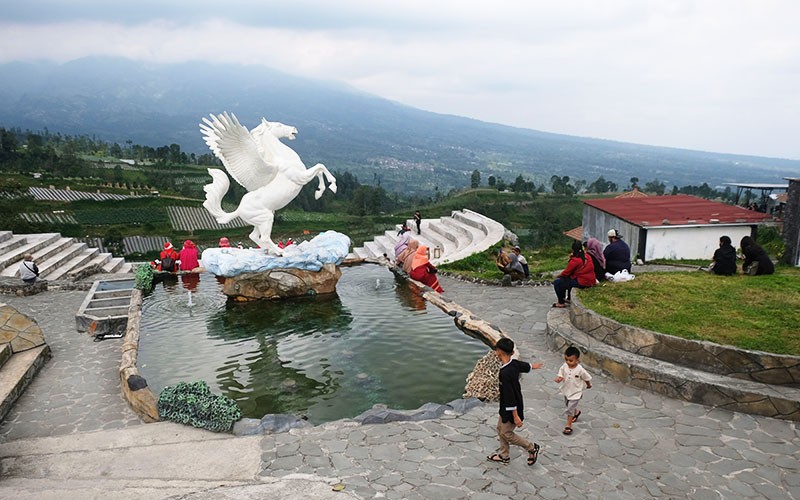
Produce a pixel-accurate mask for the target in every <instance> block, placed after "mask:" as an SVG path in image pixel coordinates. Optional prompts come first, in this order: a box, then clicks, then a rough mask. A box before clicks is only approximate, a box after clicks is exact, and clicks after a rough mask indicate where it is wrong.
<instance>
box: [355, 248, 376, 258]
mask: <svg viewBox="0 0 800 500" xmlns="http://www.w3.org/2000/svg"><path fill="white" fill-rule="evenodd" d="M353 253H354V254H355V256H356V258H359V259H373V258H374V257H373V256H372V253H370V251H369V250H367V249H366V248H364V247H355V248H353Z"/></svg>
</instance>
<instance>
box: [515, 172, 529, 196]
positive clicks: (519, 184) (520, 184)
mask: <svg viewBox="0 0 800 500" xmlns="http://www.w3.org/2000/svg"><path fill="white" fill-rule="evenodd" d="M525 188H526V183H525V179H524V178H523V177H522V174H520V175H518V176H517V178H516V179H514V184H512V185H511V189H512V190H513V191H514V192H515V193H524V192H525Z"/></svg>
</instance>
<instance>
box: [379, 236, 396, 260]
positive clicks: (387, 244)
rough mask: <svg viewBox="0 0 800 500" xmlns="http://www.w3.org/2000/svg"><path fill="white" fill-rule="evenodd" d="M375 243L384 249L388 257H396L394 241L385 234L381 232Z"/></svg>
mask: <svg viewBox="0 0 800 500" xmlns="http://www.w3.org/2000/svg"><path fill="white" fill-rule="evenodd" d="M375 243H376V244H377V245H378V246H379V247H380V248H382V249H383V251H384V252H385V253H386V256H387V257H388V258H390V259H394V243H395V242H394V241H392V240H391V239H389V237H387V236H386V235H385V234H381V235H378V236H376V237H375Z"/></svg>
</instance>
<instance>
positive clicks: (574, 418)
mask: <svg viewBox="0 0 800 500" xmlns="http://www.w3.org/2000/svg"><path fill="white" fill-rule="evenodd" d="M580 416H581V412H580V410H578V413H576V414H575V416H574V417H572V422H573V423H574V422H577V421H578V417H580Z"/></svg>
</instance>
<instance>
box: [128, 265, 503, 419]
mask: <svg viewBox="0 0 800 500" xmlns="http://www.w3.org/2000/svg"><path fill="white" fill-rule="evenodd" d="M190 292H191V294H190ZM487 350H488V348H487V347H486V346H485V345H484V344H483V343H482V342H481V341H479V340H476V339H474V338H472V337H469V336H467V335H465V334H464V333H462V332H461V331H460V330H458V328H456V327H455V325H454V324H453V319H452V318H451V317H450V316H448V315H446V314H445V313H444V312H442V311H441V310H439V309H438V308H436V307H435V306H432V305H430V304H428V303H427V302H426V301H424V300H423V299H422V298H420V297H419V296H417V295H416V294H415V293H413V292H412V291H411V290H410V288H409V285H408V283H407V282H406V281H405V280H403V279H401V278H396V277H395V276H394V274H392V273H391V272H390V271H388V270H387V269H386V268H384V267H381V266H375V265H363V266H358V267H345V268H342V277H341V279H340V280H339V283H338V285H337V293H336V294H331V295H327V296H318V297H304V298H299V299H289V300H283V301H277V302H272V301H259V302H249V303H235V302H233V301H228V300H227V298H226V297H225V295H223V294H222V291H221V285H220V283H219V282H218V281H217V279H216V278H215V277H214V276H213V275H211V274H185V275H182V276H180V277H175V278H173V281H171V282H170V281H167V282H163V283H159V284H157V285H156V288H155V290H154V291H153V292H152V293H151V294H149V295H148V296H146V297H145V299H144V303H143V309H142V321H141V338H140V342H139V358H138V365H139V369H140V372H141V373H142V376H144V377H145V378H146V379H147V382H148V385H149V386H150V388H151V389H152V390H153V392H154V393H155V394H156V396H157V395H158V394H159V393H160V391H161V390H162V389H163V388H164V387H166V386H168V385H173V384H176V383H178V382H182V381H186V382H189V381H195V380H205V381H206V383H208V385H209V386H210V387H211V389H212V391H214V392H215V393H218V394H224V395H226V396H228V397H230V398H233V399H234V400H236V401H237V403H238V404H239V406H240V407H241V408H242V413H243V415H244V416H246V417H251V418H261V417H262V416H263V415H265V414H268V413H294V414H298V415H305V416H306V417H307V418H308V420H309V421H310V422H312V423H314V424H319V423H323V422H328V421H332V420H337V419H340V418H349V417H354V416H356V415H358V414H360V413H362V412H363V411H365V410H367V409H369V408H371V407H372V405H374V404H375V403H382V404H386V405H387V406H389V407H390V408H395V409H406V410H407V409H415V408H418V407H419V406H421V405H422V404H424V403H427V402H437V403H446V402H448V401H452V400H453V399H457V398H459V397H461V395H462V393H463V391H464V385H465V380H466V377H467V374H469V372H470V371H471V370H472V369H473V368H474V367H475V363H476V362H477V360H478V359H479V358H480V357H481V356H483V355H485V354H486V352H487Z"/></svg>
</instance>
